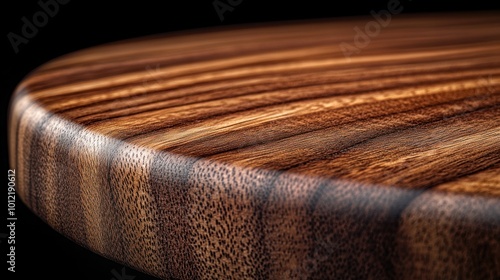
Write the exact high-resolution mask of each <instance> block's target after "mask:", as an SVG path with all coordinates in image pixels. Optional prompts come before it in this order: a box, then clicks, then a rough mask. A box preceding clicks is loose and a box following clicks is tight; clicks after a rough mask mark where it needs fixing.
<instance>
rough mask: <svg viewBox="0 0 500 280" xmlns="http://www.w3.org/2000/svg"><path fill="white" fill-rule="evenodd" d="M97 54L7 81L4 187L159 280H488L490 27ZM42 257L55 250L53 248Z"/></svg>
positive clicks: (495, 197) (499, 201)
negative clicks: (7, 182) (9, 173)
mask: <svg viewBox="0 0 500 280" xmlns="http://www.w3.org/2000/svg"><path fill="white" fill-rule="evenodd" d="M371 20H373V18H368V17H364V18H355V19H335V20H331V21H315V22H307V23H290V24H278V25H268V26H266V25H259V26H247V27H241V28H231V29H216V30H201V31H199V32H189V33H179V34H170V35H166V36H158V37H151V38H145V39H138V40H132V41H126V42H119V43H116V44H110V45H104V46H99V47H95V48H91V49H87V50H83V51H79V52H76V53H73V54H70V55H66V56H64V57H61V58H59V59H56V60H54V61H51V62H49V63H47V64H45V65H43V66H41V67H40V68H39V69H37V70H36V71H34V72H33V73H31V74H30V75H29V76H28V77H27V78H26V79H25V80H24V81H23V82H22V83H21V84H20V85H19V87H18V89H17V92H16V94H15V96H14V98H13V102H12V106H11V111H10V155H11V156H10V160H11V165H12V167H13V168H16V170H17V175H18V179H19V185H18V187H19V188H18V194H19V195H20V197H21V198H22V200H23V202H24V203H25V204H26V205H28V207H29V208H31V209H32V210H33V212H34V213H35V214H36V215H38V216H39V217H41V218H42V219H43V220H44V221H46V222H47V223H48V224H49V225H50V226H51V227H53V228H54V229H55V230H57V231H59V232H61V233H62V234H64V235H65V236H67V237H69V238H71V239H72V240H74V241H75V242H78V243H79V244H81V245H83V246H85V247H87V248H89V249H90V250H92V251H95V252H97V253H99V254H101V255H103V256H105V257H107V258H110V259H113V260H116V261H118V262H121V263H124V264H127V265H129V266H131V267H134V268H137V269H139V270H142V271H145V272H147V273H150V274H152V275H155V276H158V277H161V278H165V279H169V278H175V279H230V278H231V279H252V278H255V279H306V278H313V279H365V278H369V279H392V278H399V279H462V278H463V279H500V15H499V14H498V13H496V14H495V13H480V14H435V15H419V16H417V15H403V14H400V15H393V17H392V20H391V22H390V24H389V25H388V26H386V27H383V28H381V30H380V32H379V34H378V35H376V36H373V37H371V38H370V41H369V43H368V44H365V45H363V46H362V45H361V44H360V43H359V42H358V46H362V47H360V48H359V52H358V53H355V54H352V55H351V56H350V59H347V58H346V57H345V56H344V53H343V52H342V50H341V48H340V45H339V44H340V43H342V42H345V43H348V44H351V45H355V40H356V39H355V36H356V31H355V30H354V29H353V28H355V27H359V28H360V29H361V30H364V27H365V25H366V24H367V23H368V22H369V21H371ZM55 249H56V250H57V248H55Z"/></svg>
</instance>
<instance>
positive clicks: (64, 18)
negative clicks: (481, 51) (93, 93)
mask: <svg viewBox="0 0 500 280" xmlns="http://www.w3.org/2000/svg"><path fill="white" fill-rule="evenodd" d="M43 1H44V2H45V1H46V0H43ZM220 1H222V2H224V3H226V0H220ZM387 2H388V0H385V1H346V0H344V1H296V2H293V1H271V0H268V1H256V0H243V1H242V3H241V4H239V5H238V6H236V7H235V8H234V10H233V11H232V12H226V13H225V14H224V21H222V22H221V21H220V19H219V17H218V15H217V13H216V11H215V9H214V7H213V4H212V3H213V0H209V1H183V0H174V1H165V0H164V1H145V0H142V1H130V2H125V1H106V2H104V1H83V0H71V1H70V2H69V3H68V4H66V5H60V9H59V12H58V13H57V15H55V16H54V17H53V18H50V19H49V22H48V24H47V25H45V26H44V27H42V28H39V30H38V33H37V34H36V36H35V37H34V38H32V39H29V42H28V43H27V44H22V45H20V46H19V52H18V53H17V54H15V52H14V50H13V48H12V46H11V45H10V42H9V40H8V38H7V34H8V33H9V32H14V33H16V34H19V35H20V34H21V28H22V26H23V22H22V21H21V18H22V17H24V16H25V17H27V18H28V19H31V18H32V16H33V14H34V13H35V12H37V11H39V10H41V8H40V6H39V5H38V4H37V1H3V3H2V4H1V5H2V6H1V8H0V9H1V10H2V20H3V23H2V33H1V34H0V35H1V36H2V38H3V39H2V47H3V49H2V50H3V56H2V64H1V65H2V67H1V69H2V76H1V77H0V80H1V93H0V96H1V106H2V107H1V114H2V116H1V117H2V120H1V122H0V124H1V129H2V132H3V133H2V139H1V144H2V147H1V149H0V151H1V153H2V154H1V155H2V157H1V158H2V169H1V170H2V172H3V174H4V175H3V176H4V179H2V182H3V184H4V186H5V188H2V189H4V190H5V191H2V193H1V196H0V197H1V201H2V203H0V208H2V213H5V212H6V209H7V198H6V193H7V191H6V186H7V170H8V165H7V152H6V151H7V143H6V129H7V128H6V117H7V113H8V109H7V108H8V102H9V99H10V95H11V94H12V92H13V91H14V89H15V87H16V85H17V84H18V83H19V82H20V81H21V80H22V78H23V77H24V76H26V75H27V74H28V73H29V72H30V71H32V70H33V69H35V68H36V67H37V66H39V65H41V64H43V63H45V62H47V61H49V60H51V59H53V58H56V57H58V56H61V55H63V54H66V53H70V52H73V51H76V50H79V49H82V48H86V47H90V46H94V45H99V44H103V43H108V42H113V41H117V40H123V39H128V38H134V37H139V36H145V35H150V34H157V33H166V32H172V31H180V30H187V29H194V28H202V27H212V26H213V27H220V26H225V25H235V24H244V23H252V22H268V21H287V20H301V19H310V18H331V17H343V16H355V15H359V16H369V15H370V11H371V10H375V11H379V10H381V9H385V8H386V6H387ZM496 3H497V1H486V0H484V1H462V2H458V1H440V2H439V3H438V2H437V1H434V2H431V1H422V0H411V1H410V0H401V4H402V5H403V7H404V10H403V12H402V14H406V13H428V12H449V11H472V10H492V9H495V10H498V9H499V5H498V4H496ZM382 32H383V31H382ZM499 32H500V30H499ZM16 214H17V217H18V221H17V227H16V271H17V272H16V273H15V274H14V273H7V263H6V261H5V259H6V254H7V246H6V245H7V242H6V239H5V238H2V239H0V241H1V244H0V246H1V251H0V253H1V258H0V259H1V260H2V268H1V269H2V271H1V272H0V275H6V276H7V277H3V276H0V279H29V278H35V277H36V278H50V279H107V280H110V279H112V278H113V277H114V276H113V274H112V270H116V271H117V272H121V271H122V269H123V265H121V264H118V263H115V262H112V261H109V260H107V259H105V258H102V257H100V256H99V255H97V254H94V253H92V252H90V251H88V250H86V249H84V248H82V247H80V246H78V245H76V244H74V243H73V242H71V241H69V240H68V239H66V238H65V237H63V236H61V235H60V234H58V233H57V232H55V231H53V230H52V229H51V228H50V227H48V226H47V225H45V224H44V223H43V222H42V221H41V220H40V219H38V218H37V217H36V216H35V215H33V214H32V213H31V212H30V210H29V209H27V208H26V207H25V206H24V205H23V204H22V203H21V202H20V201H19V200H18V201H17V205H16ZM0 224H1V228H0V233H6V232H7V228H6V224H7V222H6V221H5V218H2V222H1V223H0ZM126 273H127V275H133V276H135V278H134V279H156V278H153V277H150V276H147V275H145V274H142V273H140V272H138V271H135V270H133V269H131V268H128V267H127V268H126ZM129 279H131V278H129ZM117 280H119V279H117Z"/></svg>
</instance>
